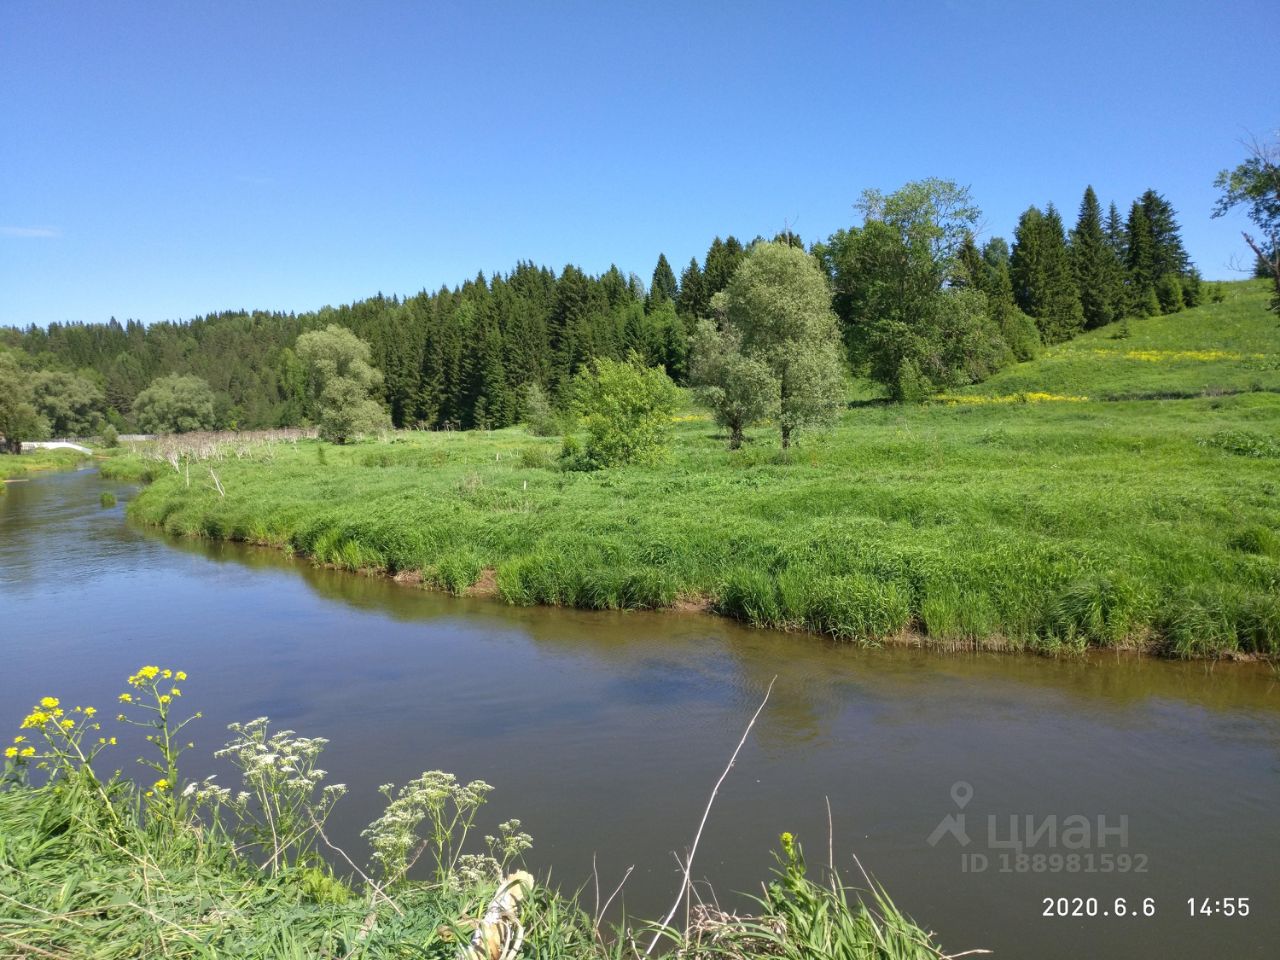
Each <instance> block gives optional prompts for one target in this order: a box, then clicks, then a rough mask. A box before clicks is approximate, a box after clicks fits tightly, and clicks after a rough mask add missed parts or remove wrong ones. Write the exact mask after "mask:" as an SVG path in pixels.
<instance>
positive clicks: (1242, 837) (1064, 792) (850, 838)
mask: <svg viewBox="0 0 1280 960" xmlns="http://www.w3.org/2000/svg"><path fill="white" fill-rule="evenodd" d="M104 490H111V491H113V492H115V493H116V494H117V496H118V497H119V503H118V505H117V506H115V507H112V508H103V507H102V506H101V505H100V504H99V495H100V494H101V493H102V492H103V491H104ZM133 493H134V490H133V488H132V487H130V486H129V485H126V484H117V483H111V482H108V481H104V480H102V479H100V478H99V477H98V476H97V474H96V473H95V472H92V471H87V470H86V471H81V472H78V473H66V474H56V475H49V476H44V477H40V478H38V479H34V480H32V481H30V482H26V483H14V484H10V485H9V486H8V489H7V490H6V491H5V492H4V493H3V494H0V664H2V665H0V703H3V704H4V709H3V715H0V733H2V732H3V731H4V730H5V729H7V728H16V727H17V724H18V722H19V720H20V719H21V717H22V715H23V713H24V711H25V708H26V707H27V706H28V705H29V704H30V703H32V702H34V701H35V700H36V699H37V698H39V697H41V696H43V695H47V694H51V695H55V696H59V697H61V698H63V699H64V700H70V701H73V702H75V703H86V704H96V705H98V706H99V707H100V708H102V709H103V711H104V713H107V714H114V712H115V711H114V709H113V705H114V702H115V697H116V694H118V693H119V692H121V691H122V690H124V689H125V687H124V677H125V676H127V675H128V674H129V673H131V672H132V671H133V670H135V669H136V668H137V667H138V666H140V665H142V664H144V663H156V664H160V665H162V666H170V667H173V668H175V669H182V670H185V671H187V672H188V673H189V674H190V680H189V681H188V682H187V683H186V684H185V687H186V690H185V696H184V700H183V702H184V704H185V705H186V706H188V707H190V708H191V709H192V710H195V709H201V710H203V711H204V715H205V716H204V719H202V720H200V721H198V722H197V723H195V724H193V725H192V726H191V727H189V728H188V730H190V731H194V737H193V739H194V740H195V744H196V749H195V750H193V751H192V752H190V753H189V754H187V756H186V757H185V758H184V761H185V764H186V766H185V770H186V773H187V774H188V775H202V774H204V773H206V772H211V771H214V770H217V769H221V768H219V767H218V766H217V765H215V764H214V762H213V761H212V759H211V753H212V751H213V749H215V748H216V747H218V746H220V745H221V743H222V741H223V739H224V728H225V725H226V724H227V723H228V722H230V721H233V720H246V719H251V718H253V717H257V716H263V715H265V716H269V717H271V719H272V720H273V721H274V722H277V723H279V724H280V725H284V726H288V727H290V728H293V729H296V730H298V731H299V732H301V733H303V734H306V735H309V736H324V737H327V738H329V739H330V741H331V742H330V744H329V746H328V748H327V750H326V753H325V758H324V763H323V766H324V767H325V768H326V769H327V770H329V771H331V773H330V780H332V781H338V782H344V783H346V784H348V785H349V786H350V787H351V794H350V795H349V796H348V797H346V798H345V799H344V800H343V801H342V804H341V805H340V806H339V811H338V813H337V814H336V815H335V819H334V820H333V826H334V833H335V834H336V835H337V836H338V837H341V841H340V842H341V843H342V844H343V845H344V846H345V847H347V848H348V850H349V851H350V852H352V854H353V856H355V857H356V858H357V859H364V857H365V856H366V855H367V850H366V849H365V848H364V847H363V845H362V843H361V841H360V840H359V830H360V828H361V826H362V825H364V824H365V823H367V822H368V821H369V820H371V819H372V818H373V817H374V816H375V815H376V812H377V810H378V808H379V804H380V798H379V797H378V795H377V786H378V785H379V784H382V783H385V782H387V781H394V782H396V783H403V782H404V781H405V780H407V779H409V778H411V777H413V776H415V775H417V774H418V773H420V772H422V771H423V770H428V769H444V770H450V771H452V772H454V773H456V774H458V775H459V776H460V777H463V778H468V779H470V778H480V779H483V780H486V781H488V782H489V783H491V784H493V785H494V786H495V787H496V788H497V789H496V790H495V791H494V793H493V794H492V795H491V798H490V802H489V804H488V806H487V808H486V818H485V823H486V824H492V823H494V822H496V821H497V820H500V819H506V818H509V817H513V816H514V817H519V818H520V819H521V820H522V821H523V824H524V828H525V829H527V830H528V831H529V832H530V833H532V834H533V836H534V841H535V846H534V849H533V850H532V852H531V854H530V856H529V862H530V865H531V866H532V867H533V868H534V869H535V870H536V871H538V872H540V873H545V871H546V870H547V869H548V868H549V867H551V866H552V865H554V872H553V874H552V879H553V881H554V882H557V883H558V884H559V885H560V886H562V887H563V888H567V889H572V888H574V887H576V886H578V885H579V884H583V883H585V884H587V887H588V889H587V892H586V898H587V904H588V906H590V905H591V901H592V900H593V899H594V892H593V885H594V881H593V880H592V863H593V859H594V862H595V863H596V867H597V870H598V874H599V878H600V880H599V882H600V885H601V887H602V888H604V890H605V892H606V893H607V891H608V890H610V889H612V888H613V886H614V885H615V884H616V883H617V882H618V880H619V879H620V878H621V876H622V874H623V872H624V871H625V869H626V868H627V867H628V866H629V865H634V866H635V871H634V873H633V874H632V876H631V878H630V879H629V880H628V882H627V884H626V886H625V887H624V890H623V895H622V898H623V899H624V900H625V905H626V910H627V912H628V914H629V915H631V916H641V917H654V916H658V915H660V914H661V913H663V912H665V909H666V908H667V907H668V906H669V903H670V898H671V897H672V896H673V895H674V891H675V890H676V889H677V887H678V883H679V879H678V868H677V866H676V861H675V859H674V856H673V851H677V850H679V851H683V850H684V849H685V848H687V846H688V844H689V842H690V841H691V840H692V837H693V833H694V830H695V829H696V827H697V823H698V820H699V817H700V816H701V813H702V808H703V806H704V805H705V803H706V800H707V797H708V794H709V792H710V789H711V787H712V785H713V784H714V782H715V780H716V778H717V777H718V776H719V774H720V772H721V770H722V768H723V766H724V764H725V762H726V761H727V759H728V757H729V755H730V754H731V753H732V751H733V748H734V746H735V744H736V743H737V741H738V738H739V737H740V735H741V733H742V731H743V728H744V726H745V725H746V723H747V721H748V720H749V719H750V717H751V714H752V713H753V711H754V710H755V708H756V706H757V705H758V704H759V703H760V701H761V699H762V697H763V696H764V693H765V690H766V688H767V687H768V686H769V684H770V682H771V680H773V678H774V677H776V678H777V679H776V682H775V684H774V689H773V693H772V696H771V698H770V700H769V703H768V705H767V706H766V708H765V710H764V712H763V713H762V714H761V717H760V720H759V721H758V723H757V725H756V727H755V729H754V731H753V733H752V736H751V738H750V739H749V741H748V743H747V745H746V747H745V748H744V749H743V751H742V754H741V755H740V757H739V759H738V762H737V765H736V766H735V768H734V769H733V771H732V772H731V773H730V774H729V776H728V779H727V780H726V782H725V785H724V787H723V788H722V790H721V792H720V795H719V798H718V800H717V801H716V805H715V808H714V809H713V811H712V815H711V819H710V822H709V825H708V827H707V829H706V832H705V834H704V836H703V839H702V846H701V848H700V850H699V853H698V856H697V859H696V861H695V863H694V874H695V876H696V877H698V878H700V879H701V880H703V881H704V882H703V883H701V884H700V885H699V887H698V890H699V893H700V895H701V896H703V897H704V898H706V897H710V896H712V895H713V893H714V895H715V896H717V897H718V898H719V899H720V901H721V903H722V904H724V905H726V906H737V907H739V908H742V907H743V906H744V905H745V906H749V904H744V900H743V897H742V896H741V892H742V891H747V892H751V891H753V890H758V889H759V886H758V884H759V881H760V880H761V879H763V878H765V877H766V875H767V871H768V869H769V868H770V866H771V862H772V861H771V859H770V854H769V851H770V849H771V848H772V847H773V846H775V845H776V837H777V834H778V833H779V832H780V831H783V830H790V831H792V832H794V833H795V834H797V836H798V837H799V839H800V841H801V843H802V844H803V845H804V849H805V851H806V855H807V857H808V860H809V861H810V863H811V864H825V862H826V860H827V855H828V836H829V833H828V814H827V801H828V800H829V801H830V809H831V826H832V831H831V835H832V844H831V846H832V849H833V850H834V856H835V860H836V865H837V867H838V868H839V869H840V870H841V871H842V872H843V874H844V875H845V876H846V877H847V878H848V879H850V880H854V879H859V880H860V874H858V872H857V868H856V866H855V865H854V862H853V859H852V856H853V854H856V855H857V857H858V858H859V859H860V860H861V862H862V864H863V865H864V866H865V867H866V869H867V870H868V871H870V872H871V873H872V874H873V875H874V877H875V878H876V879H877V880H878V881H880V882H882V883H883V884H884V885H885V887H886V888H887V889H888V891H889V892H890V894H891V895H892V896H893V898H894V899H895V901H896V902H897V903H898V905H899V906H900V907H902V908H903V909H904V910H905V911H906V912H908V913H910V914H911V915H912V916H914V917H916V918H917V919H918V920H919V921H920V922H921V923H922V924H923V925H925V926H927V927H929V928H932V929H934V930H936V931H937V932H938V934H939V937H940V938H941V942H942V943H943V945H944V946H945V947H946V948H947V949H948V950H949V951H952V952H954V951H960V950H964V949H969V948H975V947H986V948H989V949H992V950H994V951H995V952H996V955H997V956H1006V957H1037V958H1059V957H1060V958H1080V957H1167V956H1179V957H1191V956H1215V957H1218V956H1221V957H1228V956H1230V957H1253V956H1257V957H1264V956H1274V950H1275V945H1276V943H1278V942H1280V866H1278V865H1277V863H1278V861H1277V855H1278V854H1280V818H1277V816H1276V805H1277V801H1278V800H1280V679H1278V678H1277V676H1276V674H1275V673H1273V671H1272V670H1271V669H1270V668H1268V667H1266V666H1264V665H1259V664H1231V663H1219V664H1210V663H1176V662H1166V661H1160V660H1153V659H1144V658H1139V657H1134V656H1128V655H1115V654H1097V655H1093V656H1090V657H1087V658H1081V659H1067V660H1054V659H1044V658H1037V657H1031V656H1010V655H974V654H942V653H934V652H927V651H921V650H914V649H886V650H863V649H859V648H856V647H853V646H848V645H839V644H833V643H828V642H825V641H823V640H822V639H819V638H815V637H812V636H805V635H788V634H782V633H774V632H769V631H760V630H749V629H745V628H742V627H740V626H738V625H736V624H734V623H731V622H729V621H726V620H722V619H718V618H715V617H710V616H705V615H700V614H683V613H680V614H678V613H618V614H609V613H589V612H580V611H572V610H555V609H522V608H515V607H509V606H506V605H504V604H502V603H499V602H495V601H487V600H472V599H457V598H452V597H447V596H442V595H439V594H435V593H431V592H428V591H425V590H422V589H420V588H417V587H411V586H404V585H399V584H395V583H392V582H389V581H385V580H381V579H374V578H367V577H360V576H355V575H352V574H345V573H339V572H335V571H329V570H319V569H315V568H313V567H311V566H310V565H308V564H307V563H305V562H303V561H297V560H292V559H290V558H288V557H285V556H283V555H281V554H279V553H277V552H274V551H268V550H262V549H256V548H252V547H245V546H239V545H234V544H214V543H204V542H196V541H183V540H175V539H173V538H169V537H166V536H164V535H162V534H159V533H157V532H155V531H151V530H148V529H143V528H140V527H138V526H136V525H132V524H130V523H128V522H127V521H126V519H125V515H124V509H125V505H126V504H127V501H128V499H129V498H130V497H131V496H132V495H133ZM6 718H7V719H6ZM121 756H122V757H123V753H122V755H121ZM120 762H121V763H126V762H128V761H126V760H124V759H121V761H120ZM225 777H226V774H225V772H224V773H223V778H224V780H225ZM1011 818H1012V822H1013V823H1015V824H1016V832H1015V829H1014V827H1013V826H1011ZM1085 824H1087V828H1086V827H1085V826H1084V825H1085ZM1015 838H1018V839H1021V840H1023V841H1030V840H1034V842H1024V844H1023V846H1022V848H1021V850H1019V848H1018V847H1016V846H1014V845H1013V843H1012V841H1013V840H1014V839H1015ZM962 839H963V840H965V841H967V843H964V844H962V843H961V840H962ZM931 840H932V841H933V842H931ZM1021 857H1025V859H1021ZM1057 898H1081V904H1080V907H1079V912H1081V913H1086V914H1087V913H1088V912H1090V910H1094V911H1096V914H1097V915H1096V916H1087V915H1084V916H1066V917H1062V916H1045V912H1046V899H1048V900H1049V901H1050V903H1049V906H1048V909H1049V912H1050V913H1051V914H1052V913H1055V912H1057V911H1058V908H1059V907H1061V906H1063V904H1059V903H1058V902H1057ZM1090 898H1093V900H1094V901H1096V907H1095V906H1094V905H1093V904H1092V903H1091V902H1090ZM1148 898H1149V900H1148ZM1188 898H1196V900H1197V909H1198V908H1199V901H1201V900H1203V899H1205V898H1208V899H1210V900H1212V901H1221V900H1223V899H1224V898H1248V901H1249V914H1248V916H1240V915H1239V912H1238V910H1237V915H1235V916H1226V915H1224V911H1222V910H1221V908H1220V905H1219V911H1218V912H1217V913H1212V914H1210V915H1196V916H1191V915H1190V911H1189V908H1188V905H1187V900H1188ZM1118 899H1123V901H1124V904H1123V907H1121V906H1120V905H1119V904H1117V902H1116V901H1117V900H1118ZM1148 903H1149V904H1150V908H1151V909H1152V910H1153V911H1154V913H1153V915H1151V916H1147V915H1145V910H1144V907H1145V906H1146V905H1147V904H1148ZM1065 906H1066V907H1067V912H1068V913H1073V912H1076V904H1075V903H1074V902H1072V901H1071V900H1070V899H1068V901H1067V903H1066V904H1065ZM1214 906H1215V905H1214V904H1211V905H1210V910H1212V909H1213V907H1214ZM1120 912H1123V913H1124V914H1125V915H1124V916H1117V913H1120ZM1104 914H1106V915H1104Z"/></svg>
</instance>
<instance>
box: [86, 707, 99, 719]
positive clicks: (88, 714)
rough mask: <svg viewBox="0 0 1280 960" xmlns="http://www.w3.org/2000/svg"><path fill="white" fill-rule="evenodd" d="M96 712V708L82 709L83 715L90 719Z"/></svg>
mask: <svg viewBox="0 0 1280 960" xmlns="http://www.w3.org/2000/svg"><path fill="white" fill-rule="evenodd" d="M97 712H98V708H97V707H85V708H84V715H85V716H86V717H92V716H93V715H94V714H95V713H97Z"/></svg>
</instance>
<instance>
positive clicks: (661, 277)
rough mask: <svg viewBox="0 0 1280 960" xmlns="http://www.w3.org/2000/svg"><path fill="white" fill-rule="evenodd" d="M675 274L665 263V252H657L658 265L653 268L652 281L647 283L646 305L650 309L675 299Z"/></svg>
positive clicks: (669, 265)
mask: <svg viewBox="0 0 1280 960" xmlns="http://www.w3.org/2000/svg"><path fill="white" fill-rule="evenodd" d="M677 293H678V291H677V290H676V275H675V272H674V271H673V270H672V269H671V264H669V263H667V255H666V254H665V253H660V254H658V265H657V266H656V267H654V268H653V281H652V282H651V283H650V284H649V299H648V302H647V304H646V306H647V307H648V308H649V309H650V310H652V309H653V308H654V307H656V306H658V305H659V304H662V303H666V302H668V301H674V300H675V299H676V296H677Z"/></svg>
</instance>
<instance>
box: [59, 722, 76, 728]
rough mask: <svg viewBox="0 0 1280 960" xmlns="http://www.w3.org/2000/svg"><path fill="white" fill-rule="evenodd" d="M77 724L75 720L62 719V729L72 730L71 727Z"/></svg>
mask: <svg viewBox="0 0 1280 960" xmlns="http://www.w3.org/2000/svg"><path fill="white" fill-rule="evenodd" d="M75 725H76V722H75V721H74V720H63V721H62V729H63V730H70V729H71V728H73V727H74V726H75Z"/></svg>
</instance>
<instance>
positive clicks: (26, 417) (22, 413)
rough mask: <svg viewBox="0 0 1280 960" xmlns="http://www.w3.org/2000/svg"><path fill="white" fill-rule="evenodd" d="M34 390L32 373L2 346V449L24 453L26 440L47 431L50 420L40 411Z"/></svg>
mask: <svg viewBox="0 0 1280 960" xmlns="http://www.w3.org/2000/svg"><path fill="white" fill-rule="evenodd" d="M34 399H35V398H34V397H33V396H32V393H31V375H30V374H29V373H28V372H27V371H25V370H23V369H22V368H21V367H19V366H18V363H17V361H16V360H14V358H13V357H12V356H10V355H9V353H8V352H7V351H3V350H0V451H3V452H7V453H21V452H22V443H23V441H24V440H38V439H40V438H41V437H44V436H46V435H47V433H48V430H49V424H48V422H47V421H46V420H45V419H44V417H42V416H41V415H40V412H39V411H38V410H37V409H36V405H35V403H34Z"/></svg>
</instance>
